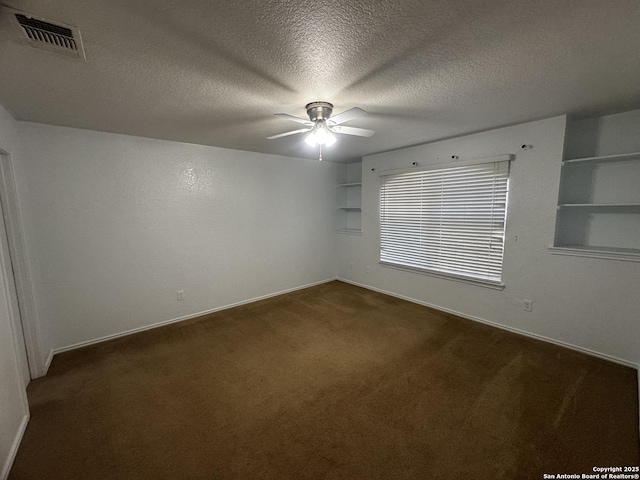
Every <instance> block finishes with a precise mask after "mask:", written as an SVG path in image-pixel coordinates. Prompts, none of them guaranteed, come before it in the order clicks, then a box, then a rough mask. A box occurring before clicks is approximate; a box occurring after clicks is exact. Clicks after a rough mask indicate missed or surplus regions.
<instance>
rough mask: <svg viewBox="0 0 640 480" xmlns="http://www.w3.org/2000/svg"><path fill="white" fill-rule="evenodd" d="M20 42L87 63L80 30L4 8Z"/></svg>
mask: <svg viewBox="0 0 640 480" xmlns="http://www.w3.org/2000/svg"><path fill="white" fill-rule="evenodd" d="M3 10H4V11H5V14H7V15H8V16H9V19H10V22H11V24H12V25H13V27H14V30H15V31H16V32H17V33H18V35H19V36H20V40H21V41H22V42H23V43H26V44H28V45H30V46H32V47H34V48H39V49H41V50H47V51H50V52H55V53H60V54H62V55H68V56H70V57H75V58H79V59H80V60H83V61H86V60H87V59H86V57H85V54H84V47H83V45H82V38H81V37H80V30H78V28H77V27H73V26H71V25H65V24H64V23H60V22H52V21H50V20H45V19H44V18H41V17H36V16H35V15H31V14H29V13H25V12H21V11H19V10H14V9H13V8H9V7H3Z"/></svg>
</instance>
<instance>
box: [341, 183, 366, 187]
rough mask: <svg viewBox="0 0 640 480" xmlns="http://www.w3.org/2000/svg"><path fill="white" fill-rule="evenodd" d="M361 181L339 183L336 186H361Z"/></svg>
mask: <svg viewBox="0 0 640 480" xmlns="http://www.w3.org/2000/svg"><path fill="white" fill-rule="evenodd" d="M361 186H362V183H339V184H338V185H336V188H340V187H361Z"/></svg>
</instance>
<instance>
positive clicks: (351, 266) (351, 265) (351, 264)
mask: <svg viewBox="0 0 640 480" xmlns="http://www.w3.org/2000/svg"><path fill="white" fill-rule="evenodd" d="M350 268H351V270H353V262H351V263H350Z"/></svg>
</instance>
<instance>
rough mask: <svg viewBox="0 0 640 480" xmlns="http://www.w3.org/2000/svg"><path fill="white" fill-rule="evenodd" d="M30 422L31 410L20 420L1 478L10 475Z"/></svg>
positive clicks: (4, 479)
mask: <svg viewBox="0 0 640 480" xmlns="http://www.w3.org/2000/svg"><path fill="white" fill-rule="evenodd" d="M28 423H29V412H27V414H26V415H25V416H24V417H22V421H21V422H20V426H19V427H18V431H17V432H16V436H15V438H14V439H13V443H12V444H11V449H10V450H9V455H8V456H7V458H6V460H5V462H4V465H3V466H2V473H0V480H6V479H7V477H9V472H10V471H11V467H12V466H13V461H14V460H15V459H16V454H17V453H18V447H20V442H22V437H23V436H24V432H25V431H26V430H27V424H28Z"/></svg>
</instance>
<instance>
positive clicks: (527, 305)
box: [522, 300, 533, 312]
mask: <svg viewBox="0 0 640 480" xmlns="http://www.w3.org/2000/svg"><path fill="white" fill-rule="evenodd" d="M522 309H523V310H524V311H525V312H531V311H532V310H533V300H522Z"/></svg>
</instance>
